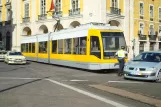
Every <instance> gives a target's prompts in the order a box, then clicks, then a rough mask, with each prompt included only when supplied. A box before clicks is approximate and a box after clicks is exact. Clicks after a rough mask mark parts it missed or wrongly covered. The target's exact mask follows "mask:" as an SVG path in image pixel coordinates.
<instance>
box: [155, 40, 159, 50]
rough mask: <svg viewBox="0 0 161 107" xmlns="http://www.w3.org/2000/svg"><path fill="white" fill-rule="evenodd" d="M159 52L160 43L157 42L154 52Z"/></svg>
mask: <svg viewBox="0 0 161 107" xmlns="http://www.w3.org/2000/svg"><path fill="white" fill-rule="evenodd" d="M158 50H159V42H156V43H155V45H154V51H158Z"/></svg>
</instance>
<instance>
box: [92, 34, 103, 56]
mask: <svg viewBox="0 0 161 107" xmlns="http://www.w3.org/2000/svg"><path fill="white" fill-rule="evenodd" d="M90 41H91V46H90V48H91V52H90V54H91V55H94V56H96V57H98V58H101V51H100V42H99V38H98V37H96V36H91V40H90Z"/></svg>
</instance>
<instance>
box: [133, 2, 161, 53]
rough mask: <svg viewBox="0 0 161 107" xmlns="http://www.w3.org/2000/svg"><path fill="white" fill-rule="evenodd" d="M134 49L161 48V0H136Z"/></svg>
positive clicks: (141, 50) (155, 49)
mask: <svg viewBox="0 0 161 107" xmlns="http://www.w3.org/2000/svg"><path fill="white" fill-rule="evenodd" d="M133 19H134V21H133V24H132V25H131V26H134V27H133V29H132V30H131V31H133V34H134V35H133V36H134V38H135V39H134V48H135V49H134V50H135V52H137V53H140V52H143V51H158V50H161V39H160V37H161V0H134V16H133Z"/></svg>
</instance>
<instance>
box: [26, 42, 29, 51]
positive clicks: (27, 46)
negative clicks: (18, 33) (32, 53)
mask: <svg viewBox="0 0 161 107" xmlns="http://www.w3.org/2000/svg"><path fill="white" fill-rule="evenodd" d="M28 48H29V45H28V43H26V53H28Z"/></svg>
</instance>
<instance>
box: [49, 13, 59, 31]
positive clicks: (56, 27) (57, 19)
mask: <svg viewBox="0 0 161 107" xmlns="http://www.w3.org/2000/svg"><path fill="white" fill-rule="evenodd" d="M49 12H51V11H48V12H47V13H49ZM55 14H56V12H55V11H53V12H52V15H51V16H52V18H54V19H55V20H56V26H55V29H54V32H55V31H56V29H57V30H59V24H60V18H59V16H56V15H55Z"/></svg>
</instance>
